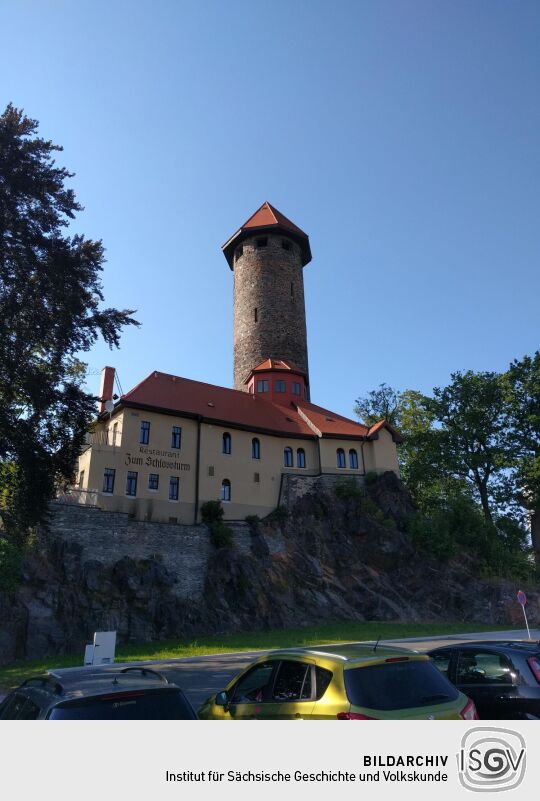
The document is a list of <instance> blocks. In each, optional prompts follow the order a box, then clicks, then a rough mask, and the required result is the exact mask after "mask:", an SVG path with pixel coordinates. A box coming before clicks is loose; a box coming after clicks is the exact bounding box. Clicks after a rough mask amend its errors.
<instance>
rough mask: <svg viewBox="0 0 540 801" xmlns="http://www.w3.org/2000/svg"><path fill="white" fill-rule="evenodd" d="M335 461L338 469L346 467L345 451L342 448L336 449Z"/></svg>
mask: <svg viewBox="0 0 540 801" xmlns="http://www.w3.org/2000/svg"><path fill="white" fill-rule="evenodd" d="M336 457H337V461H336V464H337V466H338V467H346V464H345V451H344V450H343V448H338V449H337V451H336Z"/></svg>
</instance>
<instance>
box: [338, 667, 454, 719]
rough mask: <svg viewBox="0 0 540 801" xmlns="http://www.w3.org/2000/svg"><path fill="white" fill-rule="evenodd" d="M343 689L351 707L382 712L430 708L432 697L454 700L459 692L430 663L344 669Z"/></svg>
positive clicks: (432, 701) (446, 700)
mask: <svg viewBox="0 0 540 801" xmlns="http://www.w3.org/2000/svg"><path fill="white" fill-rule="evenodd" d="M343 675H344V677H345V690H346V692H347V697H348V699H349V701H350V702H351V704H353V705H354V706H364V707H367V708H368V709H380V710H384V711H389V710H394V709H414V708H415V707H420V706H431V705H432V704H433V703H434V700H433V699H434V698H436V699H437V700H440V702H441V703H443V702H450V701H455V700H456V698H458V691H457V690H456V688H455V687H453V686H452V685H451V684H450V682H449V681H448V679H447V678H445V677H444V676H442V675H441V673H440V672H439V671H438V670H437V668H436V667H435V665H434V664H433V663H432V662H430V661H419V660H412V659H411V660H407V661H406V662H392V663H383V664H380V665H367V666H365V667H362V668H352V669H349V670H344V671H343Z"/></svg>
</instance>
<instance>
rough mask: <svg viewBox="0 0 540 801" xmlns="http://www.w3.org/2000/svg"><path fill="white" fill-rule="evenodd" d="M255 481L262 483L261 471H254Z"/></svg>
mask: <svg viewBox="0 0 540 801" xmlns="http://www.w3.org/2000/svg"><path fill="white" fill-rule="evenodd" d="M253 481H254V482H255V484H260V483H261V474H260V473H253Z"/></svg>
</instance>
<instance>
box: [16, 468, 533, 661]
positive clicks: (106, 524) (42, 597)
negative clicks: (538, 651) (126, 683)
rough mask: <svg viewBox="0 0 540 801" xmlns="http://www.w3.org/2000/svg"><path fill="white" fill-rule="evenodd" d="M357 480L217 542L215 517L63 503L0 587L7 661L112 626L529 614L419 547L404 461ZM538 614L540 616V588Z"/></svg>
mask: <svg viewBox="0 0 540 801" xmlns="http://www.w3.org/2000/svg"><path fill="white" fill-rule="evenodd" d="M358 492H359V490H358V488H356V489H353V490H351V491H350V492H349V491H347V490H345V491H343V488H342V490H341V491H339V492H337V493H336V491H335V490H334V489H333V488H331V487H329V488H326V490H325V491H321V488H320V487H319V488H317V491H316V492H308V493H304V494H302V493H297V494H296V495H295V501H294V505H293V507H292V508H291V509H290V510H289V511H288V512H285V511H278V512H277V513H275V514H274V515H272V516H270V518H268V519H266V520H264V521H256V520H252V521H251V522H250V524H249V525H248V524H247V523H239V524H235V525H233V530H234V547H232V548H221V549H219V550H216V549H213V548H212V547H211V545H210V543H209V535H208V531H207V530H206V528H205V527H204V526H196V527H184V526H176V525H172V524H171V525H167V524H152V523H140V522H136V521H133V520H131V519H130V518H129V517H128V516H127V515H121V514H117V513H107V512H101V511H99V510H97V509H86V508H81V507H67V506H60V505H53V509H52V515H51V522H50V525H49V528H48V530H46V531H45V530H44V531H42V532H41V533H40V537H39V542H38V544H37V546H36V547H35V548H34V549H33V550H32V552H31V553H29V555H28V557H27V559H26V562H25V565H24V581H23V584H22V586H21V588H20V590H19V591H18V592H17V593H15V594H12V595H6V594H4V595H2V594H0V663H4V664H5V663H8V662H10V661H12V660H13V659H16V658H23V657H24V658H38V657H44V656H52V655H54V654H58V653H63V652H70V651H79V652H82V648H83V646H84V644H85V642H87V641H89V639H90V638H91V636H92V633H93V632H94V631H95V630H100V629H116V630H117V631H118V636H119V640H120V641H121V642H128V641H133V642H136V641H146V640H152V639H165V638H173V637H195V636H197V635H201V634H203V633H211V632H215V633H222V632H232V631H242V630H243V631H246V630H257V629H264V628H278V627H282V626H300V625H307V624H318V623H322V622H331V621H336V620H407V621H428V620H430V621H437V620H440V621H456V620H459V621H471V622H482V623H505V622H508V623H513V622H516V623H519V622H520V618H519V616H520V615H521V608H520V607H519V606H518V605H517V604H516V601H515V592H516V587H515V586H514V585H513V584H511V583H508V582H500V581H493V582H488V581H485V580H484V581H482V580H480V579H478V576H477V573H478V570H477V567H476V565H475V564H474V562H473V561H472V560H471V559H470V558H467V557H465V556H462V557H461V558H460V559H459V560H455V561H452V562H449V563H440V562H436V561H434V560H429V559H427V558H426V557H425V555H421V554H420V553H418V552H417V551H416V550H415V548H414V547H413V546H412V544H411V543H410V541H409V540H408V538H407V536H406V534H405V533H404V524H405V521H406V520H407V518H408V516H409V515H410V514H411V513H412V512H413V511H414V509H413V507H412V504H411V501H410V498H409V497H408V495H407V493H406V491H405V490H404V488H403V486H402V485H401V484H400V482H399V480H398V479H397V478H396V477H395V476H394V474H393V473H388V474H385V476H383V477H382V478H379V480H378V481H377V482H375V483H374V484H370V485H369V486H367V487H366V491H365V494H363V495H362V497H361V499H360V500H359V497H358ZM528 614H529V619H530V622H531V623H532V624H538V622H539V621H540V597H539V596H538V594H533V595H531V597H530V598H529V608H528ZM516 615H517V617H515V616H516Z"/></svg>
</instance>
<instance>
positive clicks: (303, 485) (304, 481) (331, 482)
mask: <svg viewBox="0 0 540 801" xmlns="http://www.w3.org/2000/svg"><path fill="white" fill-rule="evenodd" d="M343 479H344V477H343V476H340V475H336V474H335V473H328V474H326V475H325V474H323V475H320V476H298V475H295V474H294V473H284V475H283V478H282V482H281V494H280V499H279V505H280V506H284V507H285V508H287V509H292V508H293V507H294V506H295V504H296V503H297V501H299V500H300V499H301V498H303V497H304V496H305V495H309V494H313V495H319V494H321V493H322V492H324V493H329V494H332V491H333V489H334V487H335V485H336V482H337V481H340V480H341V481H343ZM345 480H346V481H351V480H352V481H355V482H356V483H357V484H358V485H359V486H363V484H364V476H359V475H352V476H346V477H345Z"/></svg>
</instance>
